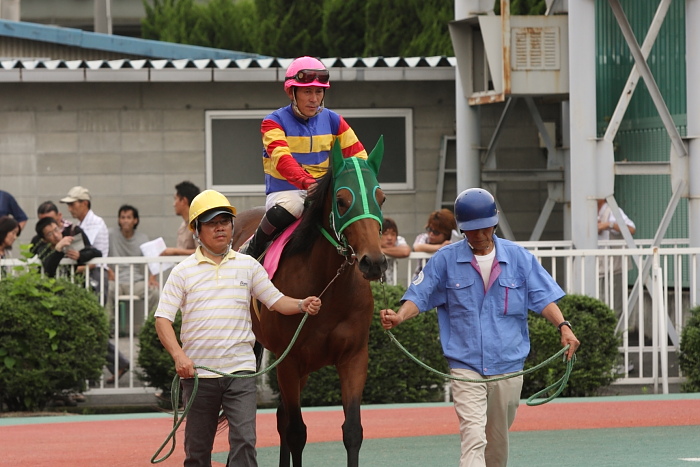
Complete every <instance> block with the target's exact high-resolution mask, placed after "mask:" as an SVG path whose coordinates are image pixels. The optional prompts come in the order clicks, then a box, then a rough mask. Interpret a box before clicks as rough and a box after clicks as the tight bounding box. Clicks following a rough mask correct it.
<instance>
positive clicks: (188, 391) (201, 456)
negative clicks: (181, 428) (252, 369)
mask: <svg viewBox="0 0 700 467" xmlns="http://www.w3.org/2000/svg"><path fill="white" fill-rule="evenodd" d="M181 382H182V389H183V393H184V396H185V398H184V400H185V404H187V403H188V401H189V399H190V397H191V395H192V390H193V389H194V379H183V380H182V381H181ZM220 409H223V412H224V415H225V416H226V419H227V420H228V443H229V454H228V462H227V463H226V465H227V466H229V467H234V466H235V467H257V465H258V462H257V460H256V454H255V441H256V434H255V413H256V410H257V394H256V385H255V378H228V377H222V378H199V387H198V388H197V394H196V395H195V398H194V403H193V404H192V407H191V408H190V411H189V413H188V414H187V419H186V420H185V456H186V457H185V464H184V465H185V467H195V466H197V467H205V466H206V467H210V466H211V451H212V449H213V447H214V437H215V436H216V429H217V426H218V420H219V410H220Z"/></svg>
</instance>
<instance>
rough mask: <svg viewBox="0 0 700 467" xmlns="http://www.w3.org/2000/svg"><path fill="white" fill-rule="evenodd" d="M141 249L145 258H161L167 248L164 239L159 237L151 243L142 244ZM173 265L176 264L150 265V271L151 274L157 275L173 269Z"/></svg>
mask: <svg viewBox="0 0 700 467" xmlns="http://www.w3.org/2000/svg"><path fill="white" fill-rule="evenodd" d="M140 248H141V253H143V256H147V257H153V256H160V254H161V253H163V252H164V251H165V248H166V246H165V240H163V237H158V238H156V239H155V240H151V241H150V242H146V243H142V244H141V246H140ZM173 264H174V263H149V264H148V270H149V271H151V274H153V275H156V274H159V273H161V272H163V271H167V270H168V269H170V268H172V267H173Z"/></svg>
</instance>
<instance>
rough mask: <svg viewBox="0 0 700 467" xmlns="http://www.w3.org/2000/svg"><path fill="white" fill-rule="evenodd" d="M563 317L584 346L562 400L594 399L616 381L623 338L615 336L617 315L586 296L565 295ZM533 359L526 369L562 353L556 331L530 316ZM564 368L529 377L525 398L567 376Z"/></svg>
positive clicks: (557, 364) (554, 367)
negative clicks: (619, 350)
mask: <svg viewBox="0 0 700 467" xmlns="http://www.w3.org/2000/svg"><path fill="white" fill-rule="evenodd" d="M558 305H559V308H560V309H561V311H562V313H563V314H564V316H565V317H566V319H568V320H569V321H571V324H572V325H573V327H574V333H575V334H576V337H577V338H578V340H579V341H580V342H581V346H580V347H579V349H578V351H577V352H576V363H575V364H574V367H573V371H572V372H571V376H570V378H569V382H568V384H567V386H566V388H565V389H564V391H563V392H562V393H561V395H562V396H568V397H584V396H594V395H597V394H598V393H599V390H600V389H601V388H604V387H606V386H608V385H610V383H612V382H613V381H614V380H615V377H616V376H615V371H614V368H615V366H616V363H617V362H618V355H619V354H618V346H619V345H620V337H619V336H616V335H615V324H616V322H617V320H616V318H615V312H614V311H613V310H611V309H610V308H609V307H608V306H606V305H605V303H603V302H601V301H600V300H596V299H595V298H591V297H587V296H584V295H566V296H565V297H564V298H562V299H561V300H560V301H559V303H558ZM528 325H529V327H530V344H531V346H530V355H529V356H528V358H527V360H526V361H525V369H529V368H532V367H534V366H536V365H538V364H539V363H541V362H543V361H544V360H546V359H547V358H549V357H551V356H552V355H553V354H555V353H557V352H558V351H559V350H561V339H560V336H559V332H558V331H557V329H556V328H555V327H554V326H552V324H551V323H550V322H549V321H547V320H546V319H545V318H543V317H542V316H540V315H538V314H535V313H530V315H529V316H528ZM564 371H565V365H564V364H563V363H561V362H559V361H555V362H552V363H551V364H550V365H548V366H546V367H544V368H542V369H540V370H537V371H536V372H533V373H531V374H529V375H526V376H525V378H524V382H523V397H529V396H531V395H532V394H535V393H536V392H538V391H540V390H542V389H543V388H545V387H547V386H549V385H551V384H552V383H554V382H556V381H557V380H558V379H559V378H561V377H562V376H563V375H564Z"/></svg>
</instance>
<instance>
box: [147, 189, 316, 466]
mask: <svg viewBox="0 0 700 467" xmlns="http://www.w3.org/2000/svg"><path fill="white" fill-rule="evenodd" d="M235 214H236V208H234V207H233V206H231V204H230V203H229V201H228V200H227V199H226V197H225V196H224V195H222V194H221V193H219V192H217V191H214V190H205V191H203V192H202V193H200V194H199V195H198V196H197V197H196V198H195V199H194V200H193V201H192V207H191V209H190V222H189V229H190V230H191V231H192V232H193V233H194V235H195V237H196V238H197V240H198V242H199V245H200V246H199V247H198V248H197V250H196V251H195V253H194V254H193V255H190V256H189V257H188V258H187V259H185V260H184V261H182V262H181V263H179V264H178V265H177V266H175V267H174V268H173V271H172V272H171V273H170V276H169V277H168V280H167V282H166V284H165V287H164V288H163V292H162V294H161V298H160V303H159V304H158V310H157V311H156V324H155V326H156V331H157V332H158V337H159V338H160V341H161V342H162V343H163V346H164V347H165V349H166V350H167V351H168V353H170V355H171V356H172V358H173V361H174V363H175V370H176V371H177V374H178V375H179V376H180V377H181V378H183V379H182V380H181V384H182V387H183V393H184V397H185V400H186V401H188V402H187V403H188V404H189V400H190V398H191V397H192V393H193V390H194V379H193V378H194V375H195V368H194V367H195V365H198V366H206V367H208V368H211V369H215V370H217V371H219V372H221V373H235V374H239V375H240V374H252V373H254V372H255V364H256V360H255V355H254V353H253V344H254V343H255V336H254V335H253V330H252V320H251V316H250V300H251V298H254V299H256V300H260V301H261V302H262V303H263V304H264V305H265V306H267V307H269V308H270V309H275V310H277V311H278V312H280V313H282V314H285V315H291V314H295V313H309V314H312V315H315V314H316V313H318V310H319V308H320V307H321V300H320V299H318V298H317V297H306V298H305V299H303V300H299V299H296V298H291V297H287V296H285V295H283V294H282V293H281V292H280V291H278V290H277V288H276V287H275V286H274V285H273V284H272V282H271V281H270V279H269V278H268V276H267V272H266V271H265V269H263V267H262V266H261V265H260V264H259V263H257V262H256V261H255V260H254V259H253V258H251V257H250V256H248V255H245V254H242V253H239V252H236V251H235V250H232V249H231V243H232V240H233V218H234V217H235ZM178 311H180V312H181V313H182V329H181V331H180V338H181V340H182V347H181V346H180V344H179V342H178V339H177V336H176V335H175V330H174V329H173V321H175V316H176V314H177V313H178ZM212 343H216V345H213V344H212ZM196 371H197V373H198V375H199V379H198V381H199V385H198V392H197V397H195V398H194V400H193V401H192V406H191V408H190V412H189V414H188V415H187V423H186V424H185V453H186V456H187V457H186V459H185V465H193V466H194V465H200V466H204V465H207V466H208V465H211V451H212V448H213V445H214V437H215V435H216V431H217V425H218V420H219V412H220V411H223V413H224V415H225V416H226V418H227V420H228V428H229V455H228V461H227V463H226V465H230V466H234V465H235V466H256V465H257V461H256V453H255V411H256V408H257V396H256V385H255V379H253V378H241V377H239V378H227V377H224V376H221V375H220V374H218V373H214V372H211V371H209V370H205V369H198V370H196Z"/></svg>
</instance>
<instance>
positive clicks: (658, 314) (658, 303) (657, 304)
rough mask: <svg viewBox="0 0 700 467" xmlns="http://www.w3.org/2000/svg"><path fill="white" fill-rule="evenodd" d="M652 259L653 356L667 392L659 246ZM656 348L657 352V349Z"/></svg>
mask: <svg viewBox="0 0 700 467" xmlns="http://www.w3.org/2000/svg"><path fill="white" fill-rule="evenodd" d="M653 252H654V255H653V257H654V261H653V266H652V275H651V276H652V283H653V287H652V290H653V292H652V303H653V307H652V308H653V313H654V318H655V319H656V320H657V321H656V323H657V326H656V329H657V333H658V344H659V345H658V347H656V346H654V358H656V355H658V356H659V359H660V360H661V390H662V392H663V394H668V328H667V326H666V317H667V316H668V315H667V311H666V307H665V306H664V303H665V302H664V293H663V271H662V270H661V265H660V255H659V248H658V247H654V248H653ZM656 349H658V352H657V350H656ZM657 387H658V380H657V381H655V383H654V389H655V390H656V388H657Z"/></svg>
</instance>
